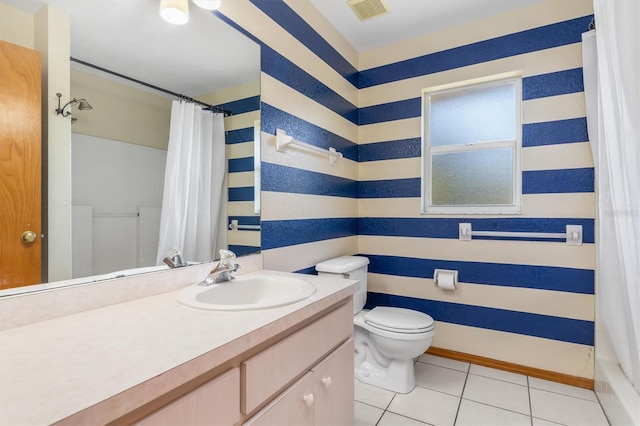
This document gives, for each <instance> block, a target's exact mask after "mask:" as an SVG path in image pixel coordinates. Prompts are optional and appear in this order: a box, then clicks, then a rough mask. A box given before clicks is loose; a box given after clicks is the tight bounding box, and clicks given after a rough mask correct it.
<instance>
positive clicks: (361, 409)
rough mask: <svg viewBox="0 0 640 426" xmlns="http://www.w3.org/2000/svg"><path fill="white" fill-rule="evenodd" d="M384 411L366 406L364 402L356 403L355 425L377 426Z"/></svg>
mask: <svg viewBox="0 0 640 426" xmlns="http://www.w3.org/2000/svg"><path fill="white" fill-rule="evenodd" d="M382 413H384V410H382V409H380V408H376V407H373V406H371V405H367V404H364V403H362V402H358V401H356V402H355V413H354V425H356V426H375V425H376V424H377V423H378V420H380V417H382Z"/></svg>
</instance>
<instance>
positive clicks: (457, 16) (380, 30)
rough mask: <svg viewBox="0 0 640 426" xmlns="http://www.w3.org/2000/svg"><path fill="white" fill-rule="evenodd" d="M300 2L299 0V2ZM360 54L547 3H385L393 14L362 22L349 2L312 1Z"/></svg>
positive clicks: (402, 0)
mask: <svg viewBox="0 0 640 426" xmlns="http://www.w3.org/2000/svg"><path fill="white" fill-rule="evenodd" d="M298 1H299V0H298ZM310 1H311V3H313V5H314V6H315V7H316V8H317V9H318V10H319V11H320V12H321V13H322V14H323V15H325V16H326V17H327V18H328V19H329V21H330V22H331V24H332V25H333V26H334V27H335V28H336V29H337V30H338V31H339V32H340V33H341V34H342V35H343V36H344V37H345V38H346V39H347V40H348V41H349V43H350V44H351V45H352V46H353V47H354V48H355V49H356V50H357V51H359V52H364V51H367V50H370V49H374V48H376V47H381V46H385V45H387V44H392V43H395V42H398V41H402V40H406V39H408V38H412V37H415V36H418V35H421V34H426V33H429V32H434V31H439V30H442V29H444V28H448V27H452V26H456V25H461V24H464V23H466V22H470V21H474V20H476V19H481V18H485V17H488V16H492V15H496V14H498V13H502V12H507V11H509V10H513V9H518V8H521V7H524V6H528V5H530V4H534V3H540V2H542V1H544V0H385V2H386V4H387V6H388V7H389V10H390V11H389V13H386V14H384V15H379V16H376V17H373V18H370V19H367V20H366V21H360V20H359V19H358V18H357V17H356V15H355V14H354V13H353V12H352V11H351V8H350V7H349V6H348V5H347V0H310Z"/></svg>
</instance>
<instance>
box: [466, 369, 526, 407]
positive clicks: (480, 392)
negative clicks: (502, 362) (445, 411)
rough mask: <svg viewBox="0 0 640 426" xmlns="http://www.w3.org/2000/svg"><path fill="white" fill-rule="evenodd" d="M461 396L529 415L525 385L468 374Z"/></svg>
mask: <svg viewBox="0 0 640 426" xmlns="http://www.w3.org/2000/svg"><path fill="white" fill-rule="evenodd" d="M462 397H463V398H465V399H470V400H472V401H476V402H481V403H483V404H488V405H493V406H494V407H498V408H504V409H506V410H510V411H515V412H517V413H520V414H525V415H527V416H528V415H530V414H531V412H530V410H529V390H528V388H527V387H526V386H521V385H517V384H515V383H509V382H504V381H502V380H496V379H491V378H489V377H484V376H477V375H475V374H469V377H468V378H467V383H466V385H465V387H464V393H463V394H462Z"/></svg>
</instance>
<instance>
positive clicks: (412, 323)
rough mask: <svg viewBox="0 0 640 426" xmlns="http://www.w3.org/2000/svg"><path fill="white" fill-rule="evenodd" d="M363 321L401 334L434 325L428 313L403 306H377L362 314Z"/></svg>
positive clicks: (419, 331)
mask: <svg viewBox="0 0 640 426" xmlns="http://www.w3.org/2000/svg"><path fill="white" fill-rule="evenodd" d="M364 322H365V323H366V324H367V325H369V326H371V327H373V328H376V329H378V330H384V331H389V332H392V333H401V334H420V333H427V332H429V331H432V330H433V329H434V327H435V325H434V322H433V318H431V317H430V316H429V315H427V314H425V313H423V312H418V311H414V310H411V309H404V308H393V307H389V306H377V307H375V308H373V309H372V310H371V311H369V312H367V313H366V314H365V315H364Z"/></svg>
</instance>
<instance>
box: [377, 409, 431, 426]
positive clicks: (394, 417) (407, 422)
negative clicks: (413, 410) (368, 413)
mask: <svg viewBox="0 0 640 426" xmlns="http://www.w3.org/2000/svg"><path fill="white" fill-rule="evenodd" d="M426 424H427V423H422V422H419V421H418V420H414V419H410V418H409V417H404V416H401V415H399V414H395V413H392V412H390V411H387V412H386V413H384V415H383V416H382V418H381V419H380V423H378V426H425V425H426Z"/></svg>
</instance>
